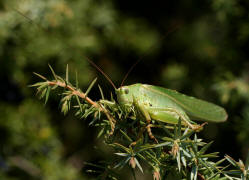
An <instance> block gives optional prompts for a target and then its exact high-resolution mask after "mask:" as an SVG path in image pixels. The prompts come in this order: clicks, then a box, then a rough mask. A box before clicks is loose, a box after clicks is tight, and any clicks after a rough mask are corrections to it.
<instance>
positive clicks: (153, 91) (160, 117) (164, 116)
mask: <svg viewBox="0 0 249 180" xmlns="http://www.w3.org/2000/svg"><path fill="white" fill-rule="evenodd" d="M116 94H117V99H118V102H119V104H120V105H121V106H123V107H124V108H129V107H131V106H132V105H135V106H136V108H138V109H139V110H140V111H141V112H142V114H143V115H144V116H145V118H146V120H147V121H150V120H151V119H154V120H157V121H161V122H165V123H170V124H176V123H178V120H179V118H181V119H182V120H183V121H182V122H183V123H184V124H186V125H190V126H191V120H190V118H191V119H193V120H203V121H208V122H223V121H226V119H227V113H226V111H225V110H224V109H223V108H222V107H220V106H217V105H215V104H212V103H209V102H206V101H203V100H199V99H197V98H194V97H190V96H186V95H184V94H181V93H178V92H177V91H174V90H170V89H166V88H162V87H158V86H152V85H145V84H133V85H130V86H122V87H120V88H119V89H116Z"/></svg>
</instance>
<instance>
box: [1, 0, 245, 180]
mask: <svg viewBox="0 0 249 180" xmlns="http://www.w3.org/2000/svg"><path fill="white" fill-rule="evenodd" d="M248 12H249V2H247V1H246V0H240V1H239V0H226V1H224V0H212V1H209V0H202V1H190V0H189V1H129V0H126V1H113V0H105V1H100V0H98V1H90V0H71V1H69V0H68V1H66V0H65V1H63V0H49V1H45V0H44V1H35V0H23V1H10V0H4V1H1V2H0V62H1V64H0V68H1V69H0V80H1V87H0V134H1V135H0V179H27V178H28V179H51V180H54V179H89V178H90V177H92V178H93V179H94V176H89V174H88V173H86V167H85V165H84V162H98V161H100V160H104V159H108V156H113V154H110V153H108V152H109V150H108V149H106V147H105V146H104V145H103V144H102V140H101V139H96V135H97V129H96V128H94V127H89V126H88V121H87V120H86V121H84V120H81V119H77V118H76V117H74V111H73V110H72V112H71V113H69V114H68V115H66V116H63V115H62V113H60V109H59V108H58V105H59V101H60V95H59V94H58V93H59V92H54V93H53V95H51V97H50V99H49V102H48V104H47V105H46V106H44V105H43V102H42V101H39V100H38V98H37V97H35V90H34V89H32V88H28V85H30V84H33V83H36V82H38V81H40V79H39V78H37V77H35V76H34V75H33V74H32V72H38V73H41V74H42V75H44V76H46V77H50V78H52V75H51V73H50V71H49V68H48V66H47V65H48V64H51V66H52V67H53V68H54V70H55V71H56V72H57V74H58V75H61V76H65V68H66V64H69V68H70V77H71V80H72V82H74V79H75V78H74V75H75V71H77V72H78V76H79V82H80V87H81V88H82V90H83V91H84V90H86V88H87V86H88V85H89V84H90V82H91V81H92V80H93V79H94V78H95V77H98V83H99V84H100V85H101V87H102V88H103V90H104V92H105V95H106V96H107V97H109V95H110V92H111V91H112V92H114V91H113V88H112V86H111V85H110V84H109V83H108V81H106V80H105V79H104V77H103V75H101V74H100V73H99V72H97V71H96V69H94V68H93V67H92V66H90V65H89V63H88V62H87V61H86V57H88V58H90V59H91V60H92V61H94V62H95V63H96V64H97V65H98V66H100V67H101V68H102V69H103V70H104V71H105V72H106V73H107V74H109V76H110V77H111V78H112V80H113V81H114V83H115V84H116V85H117V86H119V85H120V83H121V81H122V79H123V77H124V76H125V74H126V73H127V72H128V70H129V69H130V68H131V66H132V65H133V64H134V63H135V62H136V61H137V60H138V59H140V58H142V59H141V61H140V62H139V63H138V64H137V66H136V67H135V68H134V70H133V71H132V72H131V73H130V75H129V76H128V78H127V80H126V81H125V84H126V85H128V84H133V83H137V82H140V83H147V84H152V85H159V86H162V87H166V88H170V89H175V90H177V91H179V92H182V93H184V94H187V95H191V96H195V97H198V98H200V99H204V100H207V101H210V102H213V103H215V104H218V105H221V106H223V107H224V108H225V109H226V110H227V112H228V114H229V118H228V120H227V122H225V123H221V124H212V123H210V124H209V125H208V126H206V128H205V129H204V131H203V132H202V133H201V136H202V137H203V138H204V139H205V141H212V140H214V143H213V145H212V146H211V148H210V151H218V152H220V156H221V157H223V156H224V155H225V154H228V155H230V156H232V157H233V158H235V159H236V160H238V159H239V158H240V159H242V160H244V161H245V160H246V157H247V153H248V145H249V128H248V127H249V85H248V82H249V61H248V57H249V56H248V53H249V51H248V47H249V46H248V45H249V44H248V43H249V41H248V40H249V14H248ZM21 14H22V15H21ZM24 16H26V17H24ZM96 87H97V86H96ZM96 87H95V88H94V89H93V91H92V92H91V93H90V94H89V96H90V97H91V98H92V99H95V100H97V99H98V98H99V97H100V95H99V92H98V89H97V88H96ZM95 146H98V147H100V149H95V148H94V147H95ZM120 173H122V172H120ZM126 174H127V173H126ZM142 179H144V178H143V176H142ZM148 179H152V177H151V176H148Z"/></svg>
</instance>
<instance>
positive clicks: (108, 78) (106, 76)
mask: <svg viewBox="0 0 249 180" xmlns="http://www.w3.org/2000/svg"><path fill="white" fill-rule="evenodd" d="M13 9H14V11H16V12H17V13H18V14H20V15H21V16H23V17H25V18H26V19H28V21H29V22H30V23H32V24H35V25H36V26H38V27H39V28H41V29H43V30H44V31H46V29H45V28H43V27H42V26H40V25H39V24H37V23H35V22H34V21H33V20H32V19H31V18H29V17H28V16H26V15H25V14H23V13H22V12H20V11H19V10H17V9H15V8H13ZM83 56H84V57H85V58H86V60H87V61H88V62H89V63H90V64H91V65H92V66H93V67H95V68H96V69H97V70H98V71H99V72H100V73H101V74H103V75H104V76H105V78H106V79H107V80H108V81H109V82H110V83H111V85H112V86H113V87H114V89H117V87H116V86H115V84H114V83H113V82H112V80H111V78H110V77H109V76H108V75H107V74H106V73H105V72H104V71H103V70H102V69H101V68H100V67H98V66H97V65H96V64H95V63H94V62H93V61H92V60H90V59H89V58H88V57H87V56H85V55H83Z"/></svg>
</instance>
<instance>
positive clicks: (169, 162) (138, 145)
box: [31, 66, 249, 180]
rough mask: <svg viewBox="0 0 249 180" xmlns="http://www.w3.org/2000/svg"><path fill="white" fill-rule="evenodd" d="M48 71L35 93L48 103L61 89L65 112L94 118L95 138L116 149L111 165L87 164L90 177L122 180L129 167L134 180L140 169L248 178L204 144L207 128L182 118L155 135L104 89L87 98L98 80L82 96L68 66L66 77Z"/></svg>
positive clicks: (170, 175) (156, 127)
mask: <svg viewBox="0 0 249 180" xmlns="http://www.w3.org/2000/svg"><path fill="white" fill-rule="evenodd" d="M49 67H50V69H51V71H52V74H53V78H54V79H53V80H48V79H47V78H46V77H44V76H42V75H40V74H37V73H35V74H36V75H37V76H39V77H40V78H42V80H43V81H42V82H38V83H36V84H34V85H31V86H32V87H36V88H37V92H38V94H39V95H40V98H44V99H45V103H46V102H47V101H48V99H49V96H50V93H51V91H52V90H55V89H57V88H61V89H62V90H63V92H62V93H61V96H62V97H61V103H60V104H61V112H62V113H64V114H67V113H68V112H69V110H71V109H74V110H75V112H76V113H75V116H76V117H78V118H80V119H86V118H88V119H90V122H89V125H91V126H94V127H96V128H98V129H99V133H98V134H97V137H98V138H100V137H102V138H103V140H104V141H103V142H104V144H105V145H106V146H108V147H110V148H112V150H113V154H112V155H111V156H110V157H108V161H106V162H104V163H101V164H91V163H88V165H89V166H90V167H92V168H91V169H90V170H89V172H92V173H94V175H96V177H98V178H99V179H119V175H118V172H119V169H122V168H123V167H126V166H129V167H130V169H131V174H132V175H133V177H134V179H136V173H135V171H134V169H136V168H138V169H139V170H140V171H141V172H142V173H147V172H150V173H151V174H152V177H153V179H154V180H159V179H167V180H170V179H191V180H197V179H201V180H206V179H212V180H216V179H230V180H233V179H243V180H246V179H248V178H249V168H248V165H245V164H244V163H243V162H242V161H241V160H239V161H238V162H237V161H235V160H234V159H233V158H231V157H230V156H228V155H226V156H225V157H224V158H220V157H219V156H218V152H212V153H210V152H207V150H208V148H209V147H210V145H211V144H212V142H209V143H206V142H204V141H203V140H202V139H200V138H198V132H199V131H200V130H201V129H202V128H205V126H204V125H205V123H204V124H203V125H201V126H198V125H197V124H195V126H196V127H198V128H191V127H190V126H183V124H184V123H183V122H182V121H183V119H182V118H179V120H178V123H177V124H173V125H172V124H167V123H162V122H158V121H154V120H152V124H150V128H151V129H152V132H153V134H152V132H151V129H149V130H148V128H147V124H146V120H145V118H144V117H143V115H142V114H141V112H140V111H139V110H138V109H137V108H136V105H135V104H133V105H131V106H130V107H129V108H123V107H121V105H120V104H119V103H118V102H117V101H116V100H115V99H116V98H115V97H113V96H111V99H110V100H107V99H105V97H104V93H103V91H102V89H101V87H100V86H99V91H100V94H101V99H100V100H98V101H93V100H92V99H91V98H90V97H89V96H88V94H89V92H90V91H91V89H92V87H93V86H94V85H95V83H96V80H97V79H94V80H93V81H92V83H91V84H90V85H89V87H88V89H87V90H86V91H85V92H83V91H82V90H81V89H79V85H78V80H77V79H78V78H77V74H76V77H75V79H76V82H75V83H74V84H75V85H73V83H71V82H70V80H69V75H68V74H69V73H68V66H67V68H66V77H65V78H62V77H60V76H58V75H56V73H55V72H54V70H53V69H52V67H51V66H49ZM191 123H192V122H191ZM146 129H147V131H146ZM217 159H218V160H217ZM127 176H128V175H127Z"/></svg>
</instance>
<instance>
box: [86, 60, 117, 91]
mask: <svg viewBox="0 0 249 180" xmlns="http://www.w3.org/2000/svg"><path fill="white" fill-rule="evenodd" d="M85 58H86V60H87V61H88V62H89V63H90V64H91V65H92V66H94V67H95V68H96V69H97V70H98V71H99V72H101V74H103V75H104V76H105V78H106V79H107V80H108V81H109V82H110V83H111V85H112V86H113V87H114V89H117V87H116V86H115V84H114V83H113V82H112V80H111V78H110V77H109V76H108V75H107V74H106V73H104V71H103V70H102V69H101V68H100V67H98V66H97V65H96V64H95V63H94V62H93V61H92V60H90V59H89V58H88V57H86V56H85Z"/></svg>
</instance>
